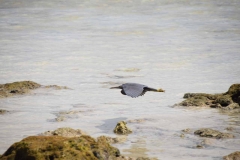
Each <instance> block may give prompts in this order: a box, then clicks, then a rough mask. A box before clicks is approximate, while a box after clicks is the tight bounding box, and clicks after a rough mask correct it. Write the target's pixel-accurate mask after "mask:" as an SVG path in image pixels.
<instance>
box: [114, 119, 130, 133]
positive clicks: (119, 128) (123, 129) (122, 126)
mask: <svg viewBox="0 0 240 160" xmlns="http://www.w3.org/2000/svg"><path fill="white" fill-rule="evenodd" d="M114 133H117V134H130V133H132V130H131V129H129V128H128V127H127V123H126V122H124V121H120V122H118V123H117V125H116V127H115V129H114Z"/></svg>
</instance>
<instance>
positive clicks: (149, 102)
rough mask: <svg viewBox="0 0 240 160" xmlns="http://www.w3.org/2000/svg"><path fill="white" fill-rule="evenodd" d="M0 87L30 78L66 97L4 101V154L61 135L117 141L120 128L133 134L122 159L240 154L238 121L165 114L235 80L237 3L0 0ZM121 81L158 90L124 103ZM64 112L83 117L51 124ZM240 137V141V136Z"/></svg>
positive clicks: (52, 94) (238, 66)
mask: <svg viewBox="0 0 240 160" xmlns="http://www.w3.org/2000/svg"><path fill="white" fill-rule="evenodd" d="M0 4H1V5H0V71H1V72H0V73H1V74H0V77H1V78H0V83H1V84H3V83H9V82H14V81H21V80H32V81H35V82H38V83H40V84H43V85H50V84H57V85H63V86H68V87H69V88H72V90H51V89H48V90H43V89H38V90H36V91H34V92H33V93H31V94H30V95H27V96H20V97H12V98H6V99H1V100H0V107H1V109H6V110H9V111H10V113H7V114H5V115H1V116H0V128H1V134H0V153H3V152H4V151H5V150H6V149H7V148H8V147H9V146H10V145H11V144H12V143H14V142H16V141H20V140H21V139H22V138H24V137H27V136H29V135H35V134H39V133H42V132H45V131H47V130H53V129H56V128H59V127H72V128H79V129H82V130H84V131H86V132H87V133H89V134H90V135H92V136H94V137H97V136H99V135H102V134H105V135H108V136H116V135H114V134H113V132H112V130H113V128H114V125H115V124H116V122H117V121H118V120H126V121H128V120H134V119H144V121H143V122H141V123H128V126H129V127H130V128H131V129H132V130H133V131H134V132H133V134H130V135H129V136H128V137H127V142H125V143H124V144H117V145H116V146H117V147H119V148H120V149H121V152H122V153H123V154H125V155H133V156H150V157H156V158H158V159H163V158H164V159H185V160H186V159H201V160H202V159H219V158H220V157H222V156H224V155H227V154H229V153H231V152H234V151H236V150H239V148H240V136H239V130H240V125H239V117H236V116H235V117H229V116H227V115H223V114H219V113H218V112H217V111H216V110H211V109H184V108H183V109H182V108H181V109H180V108H171V107H170V106H172V105H173V104H175V103H177V102H180V101H181V100H182V96H183V94H184V93H186V92H205V93H222V92H225V91H227V89H228V88H229V86H230V85H231V84H233V83H239V79H240V63H239V61H240V56H239V49H240V38H239V37H240V28H239V26H240V18H239V15H240V2H239V1H236V0H230V1H223V0H219V1H213V0H210V1H200V2H199V1H195V0H194V1H188V0H181V1H177V0H171V1H167V0H160V1H150V0H144V1H137V0H133V1H128V0H115V1H107V0H105V1H103V0H100V1H97V0H93V1H81V2H79V1H74V0H70V1H67V2H60V1H51V2H50V1H28V0H22V1H17V2H15V1H10V0H1V1H0ZM125 82H136V83H142V84H146V85H148V86H150V87H154V88H159V87H160V88H163V89H165V90H166V93H147V94H146V95H145V96H143V97H139V98H136V99H135V98H129V97H127V96H123V95H121V94H120V92H119V90H110V89H109V88H110V87H112V86H116V85H118V84H121V83H125ZM60 111H79V112H78V113H76V114H73V115H69V116H68V117H67V118H66V119H65V120H64V121H62V122H56V121H55V118H56V117H57V113H59V112H60ZM229 126H232V127H234V128H235V132H234V134H235V136H236V138H235V139H230V140H212V142H211V145H209V146H207V147H205V148H203V149H196V148H195V147H196V145H197V144H199V143H200V142H201V140H202V139H201V138H199V137H197V136H194V135H193V134H186V135H185V138H181V137H180V136H179V135H180V134H181V130H182V129H186V128H190V129H193V130H196V129H198V128H201V127H211V128H214V129H219V130H224V129H225V128H226V127H229ZM237 132H238V133H237Z"/></svg>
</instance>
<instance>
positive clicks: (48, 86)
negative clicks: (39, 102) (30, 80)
mask: <svg viewBox="0 0 240 160" xmlns="http://www.w3.org/2000/svg"><path fill="white" fill-rule="evenodd" d="M44 88H53V89H70V88H68V87H67V86H58V85H47V86H44Z"/></svg>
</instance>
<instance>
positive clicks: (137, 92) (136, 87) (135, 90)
mask: <svg viewBox="0 0 240 160" xmlns="http://www.w3.org/2000/svg"><path fill="white" fill-rule="evenodd" d="M122 86H123V90H124V92H125V93H126V95H128V96H130V97H133V98H136V97H138V96H142V95H143V94H144V93H145V92H144V89H143V88H144V87H146V86H144V85H140V84H135V83H128V84H124V85H122ZM143 92H144V93H143Z"/></svg>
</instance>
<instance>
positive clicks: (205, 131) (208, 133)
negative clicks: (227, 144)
mask: <svg viewBox="0 0 240 160" xmlns="http://www.w3.org/2000/svg"><path fill="white" fill-rule="evenodd" d="M194 134H196V135H199V136H201V137H209V138H217V139H222V138H233V137H234V136H233V135H232V134H230V133H222V132H220V131H217V130H213V129H210V128H202V129H199V130H196V131H195V132H194Z"/></svg>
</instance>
